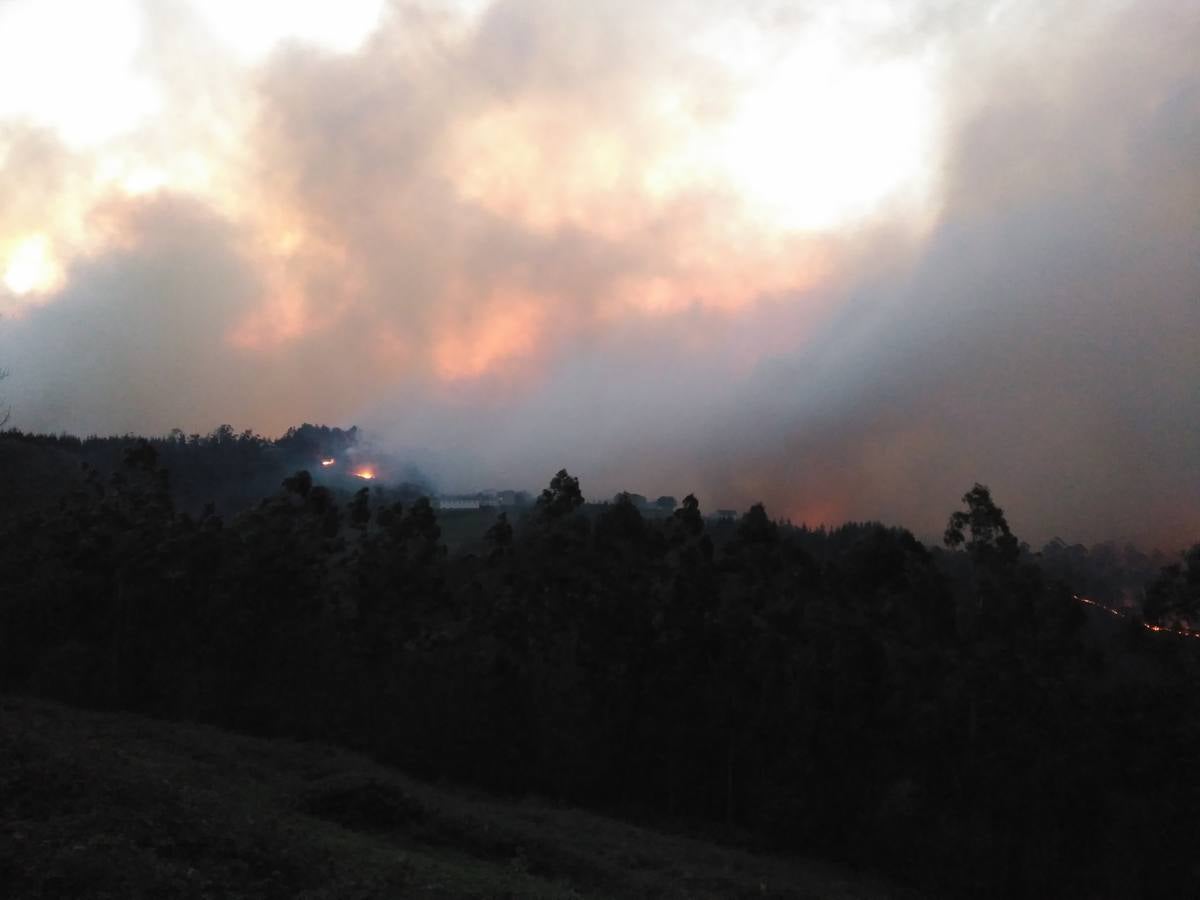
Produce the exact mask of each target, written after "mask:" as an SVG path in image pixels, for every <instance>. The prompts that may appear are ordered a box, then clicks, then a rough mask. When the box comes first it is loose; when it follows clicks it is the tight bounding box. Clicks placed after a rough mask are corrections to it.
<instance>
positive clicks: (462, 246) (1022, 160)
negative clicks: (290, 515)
mask: <svg viewBox="0 0 1200 900" xmlns="http://www.w3.org/2000/svg"><path fill="white" fill-rule="evenodd" d="M20 5H21V3H19V2H18V3H16V4H13V6H14V7H16V6H20ZM147 6H148V8H149V5H147ZM475 6H477V7H479V8H478V9H467V8H466V7H465V6H460V5H457V4H449V5H440V4H431V3H395V4H392V5H390V6H387V7H386V8H385V9H384V10H383V11H382V13H381V14H380V17H379V19H378V21H377V22H376V23H375V25H374V27H373V30H371V31H370V34H369V35H368V36H367V37H366V39H365V40H364V41H363V42H362V43H361V44H360V45H358V46H355V47H353V48H351V49H345V48H338V49H330V48H327V47H325V48H323V47H320V46H318V45H314V44H313V43H311V42H308V43H306V42H305V41H303V40H292V41H287V42H284V43H281V44H279V45H277V46H276V47H275V48H274V50H272V51H271V52H270V53H269V54H267V55H265V56H262V57H261V58H259V57H256V58H254V59H252V60H249V61H248V60H247V59H245V58H242V57H239V56H237V54H236V53H235V52H234V51H233V50H231V49H230V48H229V47H227V46H226V45H225V44H223V43H222V42H221V40H220V39H219V38H218V37H217V36H216V35H214V34H213V33H211V32H210V31H208V30H206V26H205V23H204V21H203V20H202V19H200V18H199V17H198V16H196V15H194V11H190V8H189V7H188V6H187V5H186V4H177V5H170V6H168V5H162V6H159V5H155V6H154V8H153V9H150V10H149V12H145V14H144V15H143V16H142V19H141V20H140V21H141V23H142V24H141V28H142V40H141V44H140V48H141V49H140V51H139V53H138V55H137V58H136V64H137V72H138V77H140V78H142V79H144V80H146V82H147V83H150V84H153V85H154V86H155V89H156V90H157V91H158V95H157V96H158V97H159V103H158V112H157V113H156V114H154V115H150V116H147V117H145V118H143V119H141V120H138V121H139V124H137V125H136V126H135V127H132V128H131V130H128V131H127V132H125V133H123V134H122V135H119V136H117V137H107V138H105V139H104V140H102V141H93V142H92V143H86V142H83V143H81V142H80V141H77V140H76V141H72V140H70V139H68V138H67V137H64V136H63V135H62V134H61V133H60V132H58V131H56V130H55V129H54V128H53V127H50V126H48V125H46V124H44V123H39V122H38V121H36V117H30V116H29V115H24V116H22V117H19V116H16V115H12V116H9V117H8V118H7V119H6V120H3V119H0V183H3V184H4V185H5V187H4V188H3V191H2V192H0V263H3V259H4V256H3V254H4V253H7V254H8V255H9V258H10V259H17V258H18V256H17V254H18V252H19V253H22V254H25V256H22V257H20V259H22V260H26V262H25V263H23V265H26V266H27V269H28V271H29V272H31V273H32V274H31V275H29V277H28V279H27V280H31V281H33V282H37V285H36V289H34V290H30V289H29V288H28V287H27V286H26V284H25V283H24V282H23V281H22V280H21V278H22V277H24V276H23V275H22V273H23V272H25V271H26V270H25V269H19V268H14V266H15V265H16V264H15V263H10V264H8V265H9V269H8V272H9V274H10V275H11V277H10V278H9V279H8V288H7V289H6V288H4V287H3V286H0V304H2V305H3V307H4V309H5V311H6V313H7V315H6V317H5V319H4V321H3V322H0V365H3V366H4V367H5V368H7V369H9V370H10V371H11V377H10V378H9V379H8V380H7V381H6V382H5V384H4V388H5V391H6V395H7V399H6V403H7V404H10V405H11V406H12V409H13V421H12V424H15V425H17V426H19V427H21V428H25V429H51V430H59V429H67V430H72V431H78V432H121V431H126V430H130V431H149V432H159V433H162V432H166V431H167V430H169V429H170V428H172V427H175V426H178V427H182V428H184V429H185V430H188V431H191V430H207V429H210V428H212V427H214V426H215V425H217V424H218V423H220V422H225V421H229V422H232V423H234V425H235V426H237V427H238V428H242V427H254V428H257V429H260V430H263V431H266V432H276V433H277V432H279V431H281V430H282V429H283V428H285V427H286V426H287V425H289V424H294V423H298V422H301V421H327V422H330V423H331V424H348V423H350V422H356V423H358V424H360V425H363V426H365V427H366V428H367V430H368V431H369V432H370V433H371V434H372V435H373V437H374V439H375V440H376V441H378V442H381V443H382V444H383V445H386V446H389V447H391V448H393V451H392V452H396V453H401V454H404V455H406V456H407V457H408V458H411V460H412V461H413V462H414V463H415V464H417V465H419V466H421V468H422V469H424V470H426V471H429V472H430V474H431V476H432V477H433V478H434V479H435V480H436V481H438V483H440V484H445V485H448V486H457V487H459V488H460V489H464V490H466V489H477V488H482V487H490V486H497V487H501V486H527V487H533V486H536V485H539V484H540V483H542V482H544V481H545V480H546V478H547V477H548V475H549V474H550V473H551V472H553V471H554V470H555V469H557V468H559V467H560V466H562V465H567V466H568V467H570V469H571V470H572V472H574V473H577V474H580V475H581V476H582V479H583V483H584V486H585V490H586V491H587V492H588V493H589V494H592V495H594V496H605V495H608V494H611V493H612V492H614V491H616V490H619V489H623V488H629V489H633V490H640V491H643V492H646V493H652V494H658V493H675V494H681V493H683V492H686V491H689V490H690V491H695V492H696V493H697V494H698V495H699V496H700V497H701V499H702V501H703V502H704V503H705V504H706V505H709V506H715V505H721V506H741V505H745V504H747V503H749V502H753V501H756V500H760V499H761V500H765V501H766V502H767V504H768V509H769V510H770V511H771V512H772V513H773V514H775V515H780V516H790V517H791V518H793V519H794V520H796V521H800V520H806V521H809V522H820V521H838V520H841V519H844V518H882V519H885V520H889V521H894V522H899V523H903V524H906V525H909V526H910V527H913V528H914V529H915V530H917V531H918V532H920V533H922V534H936V533H937V532H938V531H939V530H940V526H941V525H942V524H943V523H944V520H945V517H946V514H947V513H948V512H949V510H950V509H951V508H953V507H954V506H955V505H956V503H957V499H958V497H959V495H961V494H962V492H963V491H964V490H965V489H966V488H967V487H969V486H970V484H971V483H972V482H974V481H977V480H978V481H983V482H985V483H988V484H989V485H990V486H991V488H992V490H993V493H994V494H995V495H996V496H997V497H998V498H999V499H1000V500H1001V502H1002V503H1003V504H1004V506H1005V507H1006V509H1007V510H1008V511H1009V513H1010V518H1011V520H1012V522H1013V524H1014V529H1015V530H1016V531H1017V533H1018V534H1020V535H1021V536H1022V537H1026V538H1028V539H1029V540H1031V541H1037V540H1041V539H1045V538H1048V537H1050V536H1051V535H1053V534H1056V533H1059V534H1062V535H1064V536H1066V537H1071V538H1076V539H1082V540H1095V539H1101V538H1108V537H1115V538H1119V539H1124V538H1129V539H1136V540H1141V541H1146V542H1151V543H1157V544H1161V545H1163V546H1164V547H1165V548H1167V549H1175V548H1176V547H1178V546H1182V545H1183V544H1184V543H1186V542H1188V541H1192V540H1195V539H1196V537H1197V536H1198V535H1200V428H1198V427H1197V424H1196V423H1197V422H1200V262H1198V261H1200V225H1198V220H1197V211H1198V210H1200V165H1198V161H1200V63H1197V61H1196V60H1197V57H1196V52H1195V48H1196V47H1197V46H1200V14H1198V13H1197V10H1196V8H1195V7H1194V5H1193V4H1189V3H1179V2H1175V0H1161V2H1154V0H1150V2H1139V3H1137V4H1121V3H1097V4H1088V5H1087V9H1086V10H1083V9H1081V6H1080V4H1075V3H1065V2H1062V3H1053V2H1052V3H1046V2H1039V3H1022V2H1016V3H1014V2H995V3H976V4H951V5H949V6H947V5H946V4H940V3H935V2H913V3H911V4H908V5H896V9H895V10H893V15H891V16H890V17H886V18H885V19H880V20H878V21H876V20H875V19H872V18H870V17H865V18H863V19H862V20H861V21H860V20H847V21H840V20H839V22H837V23H834V24H833V25H831V24H830V22H829V21H828V14H827V13H824V12H822V7H823V6H825V5H824V4H812V5H811V6H805V5H799V6H798V5H796V4H772V3H766V2H763V3H751V4H744V3H739V4H734V3H728V4H705V5H704V11H703V12H699V11H697V9H696V7H697V5H696V4H687V3H682V2H679V3H676V2H664V3H655V4H644V3H633V2H624V0H612V2H605V3H598V4H561V3H548V2H532V0H497V2H494V3H492V4H490V5H480V4H476V5H475ZM164 10H169V11H170V12H169V14H168V13H167V12H164ZM821 29H824V30H823V31H822V30H821ZM813 34H819V35H826V36H827V40H828V41H831V42H832V41H834V40H836V41H837V42H839V43H838V46H839V47H841V50H842V51H844V52H845V53H847V54H849V55H850V56H851V57H853V58H854V59H858V60H862V61H864V64H870V65H873V66H877V67H878V66H883V67H887V66H892V65H896V66H899V65H900V64H905V65H908V64H910V63H912V64H914V65H915V63H914V61H922V60H924V61H925V63H923V65H924V66H925V68H924V69H922V70H921V71H922V72H924V73H925V75H923V76H922V77H924V78H925V79H926V81H927V88H928V92H929V93H930V95H931V96H932V98H933V100H932V103H933V109H934V110H935V112H934V114H933V115H932V116H931V119H930V122H931V125H930V128H931V132H930V134H931V137H930V143H929V144H928V145H924V144H921V145H920V146H919V149H920V152H921V153H922V154H923V156H922V159H923V163H922V169H921V175H920V178H919V179H918V180H919V181H920V182H921V184H920V185H917V186H915V187H913V195H912V196H902V195H901V194H899V193H893V194H890V195H888V196H887V197H885V198H884V199H883V200H881V201H880V204H879V205H878V206H877V207H876V208H873V211H872V212H871V213H870V214H866V213H863V212H862V211H861V210H858V211H856V213H855V215H854V216H853V217H852V218H850V219H846V220H843V221H837V222H831V223H826V224H822V225H814V224H811V223H806V224H803V225H797V224H796V223H794V222H786V221H782V220H781V218H780V216H779V215H776V214H775V213H773V212H772V211H771V210H770V208H769V206H770V202H769V201H770V196H769V194H770V192H769V191H768V192H767V195H766V197H767V200H766V201H765V202H766V204H767V205H766V206H764V203H763V202H760V201H762V198H761V197H759V198H757V199H756V198H755V197H753V196H750V195H749V194H748V193H747V190H745V189H744V188H745V185H744V184H743V185H740V186H739V184H738V183H736V181H731V180H730V179H728V178H723V177H720V173H721V172H722V171H724V170H722V169H721V168H720V166H716V167H714V166H713V165H710V163H711V160H710V159H709V158H708V157H706V156H705V153H706V151H705V150H704V142H703V136H704V135H706V134H709V133H716V132H719V131H720V130H721V129H722V128H724V127H725V126H726V125H727V124H728V123H729V122H731V121H735V120H736V117H737V116H738V115H739V112H738V111H739V109H741V108H742V107H743V105H744V104H745V103H747V102H748V99H747V98H748V97H750V96H751V94H752V91H751V89H750V88H749V87H748V84H749V83H750V82H751V81H753V79H754V77H756V76H755V72H756V71H757V70H755V69H754V68H753V66H752V65H751V62H752V61H753V60H755V59H757V58H758V57H759V56H765V57H768V58H769V57H771V55H772V54H784V53H786V52H787V48H788V47H789V45H790V44H803V42H804V41H805V40H808V39H810V38H811V36H812V35H813ZM822 40H825V38H823V39H822ZM839 52H841V51H839ZM65 64H66V61H64V65H65ZM889 71H890V70H889ZM897 71H899V70H897ZM79 77H80V78H81V79H83V78H87V77H88V73H87V72H80V73H79ZM922 83H923V84H925V82H922ZM873 89H874V88H873ZM914 90H915V89H914ZM922 90H924V88H922ZM847 96H851V97H857V96H859V95H847ZM784 97H785V99H786V92H785V93H784ZM856 102H857V101H854V102H851V101H847V104H848V105H847V108H846V109H845V111H844V112H845V116H846V117H854V116H856V115H860V114H861V113H862V109H860V108H858V107H857V106H855V105H854V103H856ZM0 108H2V107H0ZM803 110H804V107H803V106H802V105H797V107H796V109H795V111H792V110H791V109H789V107H788V106H787V104H786V102H785V103H783V104H781V105H780V106H779V107H778V108H777V110H776V112H777V115H778V128H779V129H780V132H781V133H782V132H783V131H787V130H788V129H791V130H792V131H794V130H795V129H796V128H799V129H801V132H800V133H801V134H803V133H804V131H803V129H805V128H809V127H811V128H812V129H813V131H812V135H811V141H812V142H813V143H819V142H820V141H821V139H822V134H821V133H820V132H819V131H818V129H821V128H833V127H841V126H839V125H837V123H838V122H839V121H840V119H839V118H838V116H833V117H832V118H830V119H828V120H821V121H816V120H814V121H813V122H812V124H811V126H810V125H809V124H808V123H807V122H806V121H803V120H801V121H799V122H797V121H796V120H795V118H794V117H795V116H802V115H803ZM114 115H115V112H114ZM880 115H882V113H880ZM830 123H833V124H830ZM847 127H848V126H847ZM863 127H864V128H866V129H867V130H866V131H864V132H863V134H867V135H872V134H876V132H872V131H870V127H871V123H870V122H867V123H866V124H865V125H864V126H863ZM889 127H891V126H889ZM792 131H789V132H788V133H792ZM771 133H772V132H771V131H770V130H768V131H766V132H763V133H762V135H760V136H759V137H758V138H757V140H758V143H759V144H762V143H763V142H764V141H765V142H767V143H769V139H770V135H771ZM850 133H851V132H849V131H847V134H850ZM889 133H890V132H888V131H887V129H883V130H882V131H878V134H880V135H882V137H881V138H880V139H881V140H885V141H886V139H887V134H889ZM839 134H840V132H839ZM826 136H828V135H826ZM838 140H841V138H838ZM898 140H899V138H898V137H897V141H898ZM834 144H835V146H836V144H837V142H836V141H835V142H834ZM756 146H757V145H756ZM759 150H761V147H758V149H756V150H755V152H759ZM861 150H862V148H856V147H853V146H847V147H845V150H844V152H845V154H847V155H852V154H853V153H856V152H860V151H861ZM895 152H896V153H897V154H899V153H902V152H906V151H904V150H903V148H901V147H900V146H899V144H897V147H896V149H895ZM796 164H797V166H804V165H805V160H804V159H803V158H798V159H797V163H796ZM812 165H813V166H816V165H817V163H812ZM782 171H783V172H784V175H781V178H784V177H786V178H788V179H790V178H791V176H790V175H787V174H786V168H785V169H784V170H782ZM714 173H717V174H714ZM819 176H820V173H817V176H814V175H812V174H811V173H808V172H799V173H797V174H796V177H797V178H801V179H802V180H800V181H798V182H792V181H791V180H789V181H788V184H783V183H782V182H781V184H780V191H781V192H783V191H785V190H786V188H787V187H788V185H789V184H790V185H793V186H794V184H800V185H802V186H804V189H805V190H811V191H812V192H813V197H814V203H816V197H817V192H818V191H819V190H820V185H821V179H820V177H819ZM864 177H865V176H864ZM803 179H807V180H803ZM775 212H777V211H775ZM31 235H33V236H35V237H36V240H35V239H34V238H31V237H30V236H31ZM39 241H40V243H39ZM38 254H42V256H45V257H46V260H43V261H41V262H39V260H40V259H41V257H39V256H38ZM39 266H40V268H39ZM14 273H15V274H14ZM38 278H40V279H41V280H40V281H38ZM14 285H15V286H14ZM6 290H7V293H5V291H6Z"/></svg>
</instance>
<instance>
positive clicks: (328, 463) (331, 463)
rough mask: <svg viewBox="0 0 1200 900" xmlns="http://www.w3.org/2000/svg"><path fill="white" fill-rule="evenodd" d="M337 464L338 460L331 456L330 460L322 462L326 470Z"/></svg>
mask: <svg viewBox="0 0 1200 900" xmlns="http://www.w3.org/2000/svg"><path fill="white" fill-rule="evenodd" d="M336 462H337V460H336V459H334V458H333V457H332V456H331V457H329V459H323V460H321V465H323V466H325V467H326V468H329V467H330V466H332V465H333V464H334V463H336Z"/></svg>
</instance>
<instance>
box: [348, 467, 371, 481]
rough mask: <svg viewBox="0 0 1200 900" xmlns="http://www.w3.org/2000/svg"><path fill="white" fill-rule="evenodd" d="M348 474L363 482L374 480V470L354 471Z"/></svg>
mask: <svg viewBox="0 0 1200 900" xmlns="http://www.w3.org/2000/svg"><path fill="white" fill-rule="evenodd" d="M350 474H352V475H353V476H354V477H355V478H361V479H362V480H363V481H372V480H374V478H375V470H374V469H370V468H362V469H355V470H354V471H353V472H352V473H350Z"/></svg>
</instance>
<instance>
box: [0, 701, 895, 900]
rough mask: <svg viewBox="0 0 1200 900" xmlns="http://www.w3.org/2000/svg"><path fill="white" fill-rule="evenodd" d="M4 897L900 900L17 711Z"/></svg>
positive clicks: (294, 761) (429, 794)
mask: <svg viewBox="0 0 1200 900" xmlns="http://www.w3.org/2000/svg"><path fill="white" fill-rule="evenodd" d="M0 895H2V896H5V897H11V898H19V897H141V896H158V897H218V896H220V897H225V896H244V897H297V896H300V897H309V898H319V897H329V898H334V897H336V898H354V897H408V896H413V897H427V896H429V897H504V896H510V897H575V898H578V897H764V896H765V897H832V898H851V897H864V898H865V897H885V896H889V893H888V891H887V890H886V889H884V888H882V887H880V886H879V885H877V884H873V883H870V882H869V881H867V880H866V879H862V878H859V877H856V876H850V875H847V874H845V873H839V872H837V871H835V870H833V869H832V868H829V867H826V866H822V865H816V864H810V863H805V862H796V861H783V860H777V859H772V858H769V857H764V856H755V855H751V854H748V853H744V852H741V851H737V850H731V849H727V848H722V847H718V846H714V845H712V844H707V843H703V842H700V841H696V840H692V839H687V838H680V837H672V836H667V835H663V834H659V833H655V832H651V831H647V830H645V829H641V828H636V827H633V826H630V825H626V824H621V823H618V822H616V821H614V820H611V819H605V818H601V817H599V816H595V815H590V814H586V813H583V812H580V811H576V810H568V809H556V808H549V807H546V806H544V805H538V804H533V803H506V802H500V801H495V800H491V799H486V798H482V797H480V796H471V795H467V794H465V793H461V792H457V791H451V790H447V789H442V788H435V787H430V786H428V785H425V784H422V783H419V782H416V781H413V780H411V779H409V778H406V777H404V776H403V775H401V774H399V773H397V772H396V771H394V770H391V769H388V768H385V767H382V766H380V765H377V764H375V763H372V762H370V761H369V760H367V759H365V758H364V757H362V756H358V755H356V754H353V753H349V752H346V751H342V750H337V749H333V748H330V747H328V746H325V745H321V744H312V743H296V742H290V741H281V740H272V741H268V740H260V739H254V738H247V737H242V736H237V735H233V734H230V733H227V732H223V731H219V730H217V729H214V728H209V727H204V726H198V725H190V724H177V723H165V722H160V721H156V720H152V719H146V718H142V717H139V716H133V715H127V714H112V713H96V712H85V711H81V710H77V709H73V708H70V707H66V706H61V705H58V704H55V703H49V702H45V701H40V700H28V699H23V698H15V697H11V696H7V697H2V696H0Z"/></svg>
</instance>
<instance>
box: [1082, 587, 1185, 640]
mask: <svg viewBox="0 0 1200 900" xmlns="http://www.w3.org/2000/svg"><path fill="white" fill-rule="evenodd" d="M1072 596H1073V597H1074V598H1075V599H1076V600H1078V601H1079V602H1080V603H1086V604H1087V605H1088V606H1094V607H1096V608H1097V609H1102V610H1104V611H1105V612H1106V613H1108V614H1109V615H1110V616H1116V617H1117V618H1118V619H1127V618H1129V614H1128V613H1127V612H1126V611H1125V610H1121V609H1113V608H1112V607H1111V606H1105V605H1104V604H1103V603H1098V602H1097V601H1095V600H1092V599H1091V598H1089V597H1080V596H1079V595H1078V594H1073V595H1072ZM1141 625H1142V627H1143V628H1145V629H1146V630H1147V631H1157V632H1165V633H1168V634H1177V635H1179V636H1180V637H1193V638H1200V631H1195V630H1193V629H1191V628H1167V627H1166V626H1163V625H1153V624H1151V623H1150V622H1142V623H1141Z"/></svg>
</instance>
